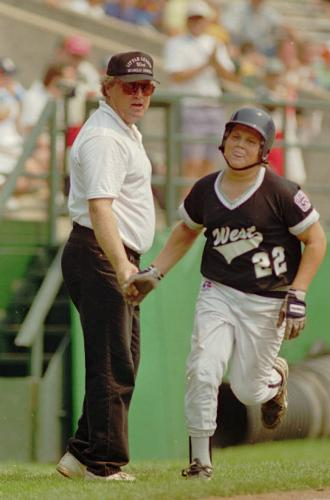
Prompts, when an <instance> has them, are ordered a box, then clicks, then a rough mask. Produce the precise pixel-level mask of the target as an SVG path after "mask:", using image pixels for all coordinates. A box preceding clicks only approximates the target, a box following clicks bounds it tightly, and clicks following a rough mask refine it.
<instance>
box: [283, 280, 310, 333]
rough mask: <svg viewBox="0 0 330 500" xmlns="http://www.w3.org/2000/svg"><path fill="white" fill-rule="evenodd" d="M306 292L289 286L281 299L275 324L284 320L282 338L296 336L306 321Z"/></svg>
mask: <svg viewBox="0 0 330 500" xmlns="http://www.w3.org/2000/svg"><path fill="white" fill-rule="evenodd" d="M305 296H306V293H305V292H303V291H301V290H295V289H294V288H290V290H289V291H288V293H287V294H286V296H285V299H284V301H283V304H282V307H281V310H280V314H279V317H278V322H277V326H278V327H280V326H281V325H282V323H283V321H285V322H286V325H285V332H284V338H285V339H286V340H290V339H294V338H296V337H298V335H299V334H300V332H301V331H302V330H303V329H304V327H305V323H306V303H305Z"/></svg>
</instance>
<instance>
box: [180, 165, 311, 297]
mask: <svg viewBox="0 0 330 500" xmlns="http://www.w3.org/2000/svg"><path fill="white" fill-rule="evenodd" d="M222 175H223V171H220V172H216V173H213V174H210V175H207V176H206V177H203V178H202V179H200V180H199V181H198V182H196V184H195V185H194V186H193V188H192V190H191V192H190V193H189V195H188V196H187V197H186V199H185V200H184V202H183V204H182V205H181V206H180V208H179V212H180V214H181V216H182V217H183V219H184V221H185V222H186V224H187V225H188V226H189V227H192V228H198V227H204V228H205V233H204V235H205V237H206V243H205V247H204V251H203V256H202V263H201V273H202V275H203V276H205V277H206V278H209V279H211V280H214V281H217V282H220V283H222V284H224V285H227V286H230V287H232V288H236V289H237V290H241V291H243V292H247V293H256V294H260V295H266V296H274V297H280V296H283V292H282V293H281V292H279V291H276V289H278V288H282V287H286V286H287V285H290V284H291V283H292V281H293V279H294V277H295V275H296V273H297V269H298V266H299V262H300V259H301V243H300V241H299V240H298V239H297V238H296V236H295V235H298V234H299V233H302V232H303V231H305V230H306V229H307V228H308V227H309V226H310V225H311V224H313V223H314V222H316V221H317V220H318V218H319V214H318V213H317V211H316V210H315V209H314V208H313V207H312V205H311V202H310V200H309V199H308V197H307V196H306V194H305V193H304V192H303V191H302V190H301V189H300V187H299V186H298V185H297V184H295V183H293V182H291V181H289V180H287V179H285V178H283V177H280V176H278V175H277V174H275V173H274V172H272V171H271V170H269V169H268V168H264V167H262V168H261V169H260V171H259V174H258V177H257V179H256V182H255V184H254V185H253V186H252V187H251V188H250V189H249V190H248V191H246V192H245V193H244V194H243V195H242V196H241V197H240V198H238V199H236V200H234V201H230V200H228V199H227V198H226V197H225V195H224V194H223V193H222V192H221V186H220V181H221V177H222Z"/></svg>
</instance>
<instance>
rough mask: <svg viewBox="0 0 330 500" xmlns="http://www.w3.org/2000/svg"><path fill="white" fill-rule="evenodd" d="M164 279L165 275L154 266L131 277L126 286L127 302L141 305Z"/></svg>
mask: <svg viewBox="0 0 330 500" xmlns="http://www.w3.org/2000/svg"><path fill="white" fill-rule="evenodd" d="M163 277H164V275H163V274H162V273H161V272H160V271H159V269H157V268H156V267H155V266H153V265H151V266H149V267H147V268H146V269H144V270H143V271H140V272H138V273H136V274H133V275H132V276H130V278H129V279H128V280H127V282H126V284H125V291H124V296H125V300H126V302H128V304H132V305H138V304H140V302H142V300H143V299H144V298H145V297H146V296H147V295H148V293H149V292H151V290H153V289H154V288H156V286H157V285H158V283H159V282H160V280H161V279H162V278H163Z"/></svg>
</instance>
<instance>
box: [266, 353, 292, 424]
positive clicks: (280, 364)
mask: <svg viewBox="0 0 330 500" xmlns="http://www.w3.org/2000/svg"><path fill="white" fill-rule="evenodd" d="M274 368H275V370H276V371H278V373H279V374H280V375H281V377H282V384H281V386H280V388H279V391H278V393H277V394H276V396H274V397H273V398H272V399H270V400H269V401H267V402H266V403H263V404H262V405H261V421H262V424H263V426H264V427H265V428H266V429H275V428H276V427H277V426H278V425H279V424H280V423H281V422H282V420H283V418H284V416H285V414H286V411H287V408H288V377H289V367H288V363H287V362H286V360H285V359H284V358H280V357H278V358H276V361H275V365H274Z"/></svg>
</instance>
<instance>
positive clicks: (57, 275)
mask: <svg viewBox="0 0 330 500" xmlns="http://www.w3.org/2000/svg"><path fill="white" fill-rule="evenodd" d="M62 251H63V247H60V249H59V250H58V252H57V254H56V256H55V258H54V260H53V262H52V263H51V265H50V267H49V269H48V271H47V274H46V276H45V278H44V280H43V281H42V283H41V285H40V288H39V290H38V292H37V294H36V296H35V297H34V300H33V303H32V305H31V307H30V309H29V311H28V313H27V315H26V317H25V319H24V321H23V323H22V325H21V327H20V330H19V332H18V334H17V336H16V338H15V344H16V345H17V346H21V347H30V348H31V363H30V374H31V375H32V376H35V377H41V375H42V365H43V339H44V332H45V320H46V317H47V314H48V313H49V311H50V309H51V307H52V305H53V303H54V300H55V298H56V296H57V294H58V292H59V290H60V288H61V285H62V283H63V278H62V271H61V256H62Z"/></svg>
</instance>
